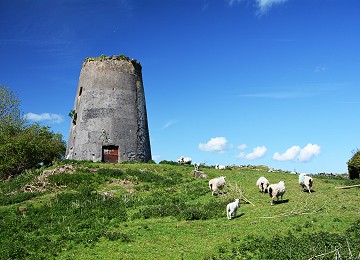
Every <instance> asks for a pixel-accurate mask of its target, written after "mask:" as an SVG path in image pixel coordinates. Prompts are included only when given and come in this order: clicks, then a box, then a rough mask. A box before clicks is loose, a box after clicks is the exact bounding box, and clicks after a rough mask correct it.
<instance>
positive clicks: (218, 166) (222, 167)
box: [215, 164, 226, 170]
mask: <svg viewBox="0 0 360 260" xmlns="http://www.w3.org/2000/svg"><path fill="white" fill-rule="evenodd" d="M215 169H218V170H225V169H226V166H225V165H219V164H216V165H215Z"/></svg>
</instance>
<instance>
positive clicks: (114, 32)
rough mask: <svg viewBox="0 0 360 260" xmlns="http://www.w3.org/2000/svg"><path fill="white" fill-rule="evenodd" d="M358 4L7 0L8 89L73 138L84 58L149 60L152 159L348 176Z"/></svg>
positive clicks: (327, 0) (359, 60)
mask: <svg viewBox="0 0 360 260" xmlns="http://www.w3.org/2000/svg"><path fill="white" fill-rule="evenodd" d="M359 13H360V2H359V1H358V0H172V1H170V0H152V1H150V0H105V1H94V0H52V1H47V0H37V1H35V0H33V1H30V0H2V1H1V2H0V55H1V63H0V84H2V85H6V86H9V87H10V88H11V89H12V90H13V91H14V92H15V93H16V94H17V95H18V97H19V98H20V99H21V102H22V104H21V109H22V111H23V112H24V114H27V115H28V119H29V120H32V122H35V121H37V122H40V123H41V124H44V125H48V126H50V127H51V129H52V130H53V131H54V132H56V133H61V134H63V136H64V140H66V141H67V138H68V135H69V129H70V117H68V113H69V111H70V110H71V109H72V108H73V104H74V100H75V92H76V89H77V83H78V79H79V74H80V69H81V64H82V61H83V60H84V59H85V58H86V57H98V56H100V55H102V54H105V55H107V56H109V55H119V54H125V55H126V56H128V57H130V58H133V59H136V60H138V61H139V62H140V63H141V64H142V66H143V81H144V87H145V95H146V102H147V113H148V120H149V131H150V141H151V150H152V155H153V158H154V159H155V160H156V161H161V160H174V161H175V160H177V158H178V157H179V156H181V155H183V156H187V157H191V158H192V159H193V161H196V162H200V163H201V162H205V163H207V164H217V163H219V164H223V165H231V164H236V165H243V164H251V165H260V164H263V165H267V166H269V167H273V168H278V169H283V170H290V171H292V170H296V171H298V172H307V173H318V172H333V173H344V172H346V171H347V165H346V162H347V160H349V158H350V157H351V156H352V151H353V150H354V149H356V148H360V137H359V133H360V120H359V119H358V116H357V114H358V111H359V110H360V88H359V85H360V70H359V69H360V44H359V42H360V34H359V31H360V15H359Z"/></svg>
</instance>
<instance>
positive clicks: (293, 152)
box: [273, 146, 301, 161]
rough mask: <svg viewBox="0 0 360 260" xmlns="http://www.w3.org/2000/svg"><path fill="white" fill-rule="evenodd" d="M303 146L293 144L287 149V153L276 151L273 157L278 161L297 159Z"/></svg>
mask: <svg viewBox="0 0 360 260" xmlns="http://www.w3.org/2000/svg"><path fill="white" fill-rule="evenodd" d="M300 150H301V148H300V146H292V147H290V148H289V149H287V150H286V152H285V153H283V154H280V153H278V152H276V153H274V155H273V159H274V160H276V161H291V160H295V158H296V156H297V155H298V154H299V152H300Z"/></svg>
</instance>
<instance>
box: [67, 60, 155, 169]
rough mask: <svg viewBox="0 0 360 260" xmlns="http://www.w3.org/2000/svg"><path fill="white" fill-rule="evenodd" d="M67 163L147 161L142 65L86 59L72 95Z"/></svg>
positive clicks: (146, 127) (121, 61)
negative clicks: (71, 161) (76, 161)
mask: <svg viewBox="0 0 360 260" xmlns="http://www.w3.org/2000/svg"><path fill="white" fill-rule="evenodd" d="M71 116H72V122H71V126H70V135H69V140H68V144H67V150H66V158H67V159H73V160H91V161H102V162H111V163H118V162H122V161H139V162H147V161H149V160H150V159H151V150H150V139H149V130H148V122H147V114H146V104H145V94H144V87H143V82H142V73H141V64H140V63H139V62H137V61H136V60H130V59H129V58H127V57H125V56H124V55H120V56H110V57H104V56H101V57H100V58H87V59H85V61H84V62H83V64H82V69H81V73H80V78H79V85H78V88H77V91H76V97H75V104H74V110H72V112H71Z"/></svg>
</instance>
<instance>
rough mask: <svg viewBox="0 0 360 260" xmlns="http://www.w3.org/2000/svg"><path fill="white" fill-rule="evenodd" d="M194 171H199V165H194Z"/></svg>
mask: <svg viewBox="0 0 360 260" xmlns="http://www.w3.org/2000/svg"><path fill="white" fill-rule="evenodd" d="M194 170H195V171H198V170H199V164H198V163H197V162H195V163H194Z"/></svg>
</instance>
